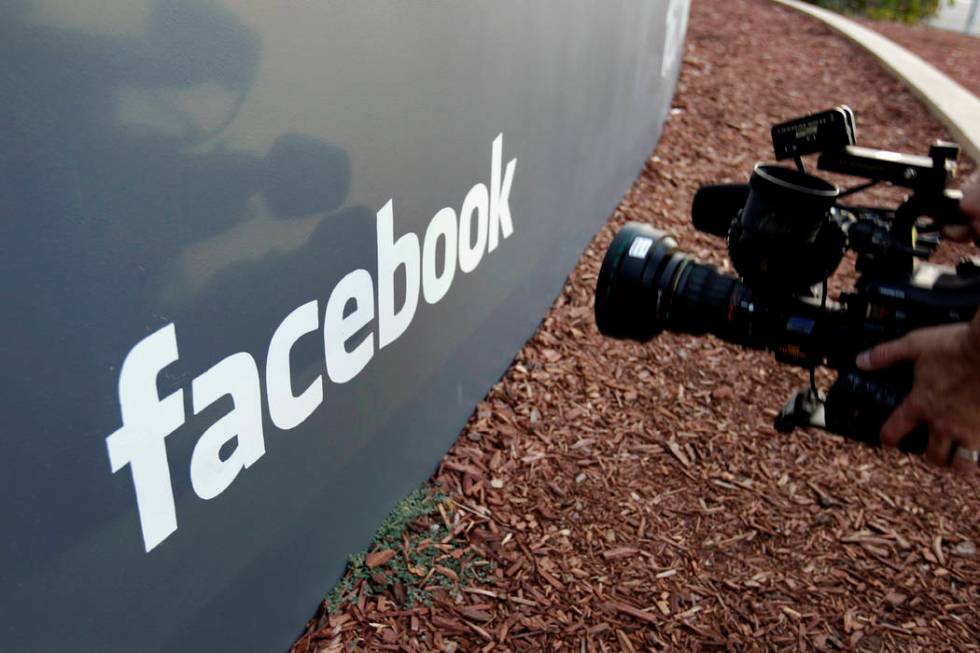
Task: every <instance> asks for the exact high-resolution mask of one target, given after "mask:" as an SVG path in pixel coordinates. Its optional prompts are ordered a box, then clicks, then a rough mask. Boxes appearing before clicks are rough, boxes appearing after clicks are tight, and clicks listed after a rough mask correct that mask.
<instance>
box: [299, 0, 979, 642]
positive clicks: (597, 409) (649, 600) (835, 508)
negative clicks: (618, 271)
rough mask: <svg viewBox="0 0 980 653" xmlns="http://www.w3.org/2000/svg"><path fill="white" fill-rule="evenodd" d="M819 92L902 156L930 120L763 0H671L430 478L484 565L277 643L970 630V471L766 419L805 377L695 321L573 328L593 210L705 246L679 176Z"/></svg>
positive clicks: (367, 600) (461, 548) (737, 146)
mask: <svg viewBox="0 0 980 653" xmlns="http://www.w3.org/2000/svg"><path fill="white" fill-rule="evenodd" d="M978 77H980V76H974V79H977V78H978ZM839 103H846V104H849V105H850V106H851V107H852V108H853V109H854V111H855V114H856V116H857V121H858V128H859V142H860V143H861V144H866V145H873V146H877V147H886V148H889V149H896V150H901V151H908V152H916V153H924V152H925V151H926V150H927V149H928V146H929V144H930V143H931V142H932V141H933V140H935V139H937V138H944V137H948V136H947V135H946V134H945V133H944V130H943V128H942V127H941V126H940V125H939V124H938V123H937V122H936V120H934V119H933V118H932V117H931V116H930V115H929V114H928V113H927V111H926V109H925V108H924V107H923V105H922V104H921V103H920V102H918V101H917V100H916V99H915V98H914V96H913V95H912V94H911V93H909V92H908V91H907V90H905V89H904V88H903V87H902V86H901V85H900V84H899V83H898V82H897V81H895V80H894V79H892V78H891V77H890V76H889V75H888V74H887V73H885V72H884V71H883V70H882V69H881V68H880V66H879V65H878V64H877V63H876V62H875V61H874V60H873V59H872V58H871V57H869V56H868V55H866V54H865V53H864V52H863V51H861V50H860V49H858V48H857V47H856V46H854V45H852V44H851V43H849V42H848V41H846V40H844V39H842V38H840V37H838V36H836V35H835V34H834V33H832V32H831V31H829V30H828V29H827V28H825V27H824V26H823V25H822V24H820V23H818V22H816V21H814V20H812V19H809V18H805V17H803V16H801V15H799V14H797V13H795V12H793V11H790V10H788V9H784V8H782V7H780V6H777V5H775V4H773V3H770V2H767V1H765V0H695V1H694V3H693V7H692V10H691V18H690V23H689V31H688V37H687V46H686V54H685V57H684V65H683V70H682V73H681V78H680V82H679V86H678V89H677V94H676V96H675V99H674V108H673V111H672V115H671V118H670V120H669V122H668V123H667V125H666V126H665V129H664V133H663V137H662V139H661V142H660V144H659V145H658V146H657V148H656V150H655V151H654V152H653V153H652V155H651V157H650V159H649V160H648V161H647V162H646V165H645V167H644V169H643V171H642V174H641V175H640V176H639V178H638V179H637V180H636V183H635V184H634V185H633V187H632V189H631V190H630V191H629V192H628V194H627V195H626V196H625V197H624V198H623V200H622V202H621V204H620V205H619V207H618V208H617V209H616V211H615V212H614V213H613V215H612V216H611V217H610V220H609V222H608V224H607V225H606V226H605V227H604V228H603V229H602V230H601V231H600V232H599V234H598V235H597V236H596V237H595V239H594V240H593V242H592V243H591V244H590V245H589V246H588V248H587V249H586V250H585V252H584V254H583V255H582V258H581V260H580V262H579V264H578V265H577V267H576V268H575V270H574V271H573V272H572V274H571V275H570V277H569V279H568V281H567V284H566V285H565V287H564V288H563V290H562V292H561V294H560V296H559V297H558V298H557V299H556V301H555V303H554V305H553V306H552V308H551V310H550V312H549V313H548V315H547V316H546V317H545V319H544V321H543V322H542V324H541V327H540V329H539V330H538V332H537V333H536V334H535V335H534V337H533V338H532V339H531V340H530V341H529V342H528V343H527V345H526V346H525V347H524V348H523V349H522V350H521V352H520V353H519V354H518V356H517V357H516V359H515V361H514V363H513V365H512V366H511V368H510V369H509V370H508V372H507V373H506V374H505V376H504V377H503V378H502V379H501V380H500V381H499V382H498V383H497V384H496V385H495V386H494V387H493V389H492V390H491V391H490V393H489V395H488V396H487V398H486V400H485V401H484V402H482V403H481V404H480V405H479V406H478V407H477V409H476V411H475V412H474V415H473V417H472V419H471V420H470V423H469V425H468V426H467V428H466V429H465V431H464V432H463V433H462V434H461V436H460V438H459V440H458V441H457V443H456V444H455V446H454V447H453V448H452V450H451V451H450V452H449V453H448V454H447V455H446V456H445V458H444V459H443V461H442V463H441V465H440V467H439V470H438V472H437V474H436V475H435V476H434V478H433V482H434V483H435V484H436V485H437V486H439V487H440V488H442V489H443V490H444V491H446V492H447V493H450V494H451V495H453V496H454V503H452V504H448V507H449V509H448V510H446V511H445V514H444V515H441V516H440V517H439V519H440V520H441V521H444V522H445V525H446V527H447V528H449V529H450V530H451V534H452V535H451V536H450V537H447V538H445V539H444V540H443V541H441V542H440V544H439V546H440V547H441V548H442V551H443V554H442V557H443V558H447V559H448V557H452V558H453V559H455V560H461V559H462V560H467V559H479V560H488V561H490V562H492V563H493V566H492V571H491V573H490V576H492V578H493V580H494V581H495V582H479V583H477V584H466V583H457V585H456V586H455V587H453V588H452V591H448V592H447V591H445V590H444V589H440V588H436V589H434V591H433V597H434V600H433V601H432V605H431V606H426V605H419V606H415V607H413V608H410V609H405V608H404V607H403V605H402V604H401V602H400V601H399V598H400V597H399V596H398V594H399V592H397V591H395V592H390V593H388V594H387V595H385V596H382V597H381V598H378V597H376V596H375V597H369V596H367V595H366V594H365V592H363V591H362V592H361V593H360V595H359V598H358V600H357V601H355V602H353V603H351V604H347V605H344V606H342V607H341V608H339V609H338V610H337V611H335V612H333V613H332V614H328V613H326V611H324V610H321V611H320V612H319V613H318V614H317V615H315V616H314V618H313V619H311V621H310V622H309V623H308V624H307V628H306V632H305V633H304V635H303V636H301V637H300V638H299V639H298V640H297V642H296V643H295V644H294V648H293V650H294V651H295V652H296V653H300V652H303V653H306V652H309V651H317V652H321V653H322V652H329V653H338V652H340V651H381V650H391V651H409V652H415V651H446V652H452V651H484V652H488V651H553V650H554V651H557V650H563V651H583V652H585V651H588V652H595V651H602V652H606V651H626V652H632V651H649V650H738V651H757V650H801V649H807V650H811V649H815V650H821V651H824V650H858V651H968V650H980V647H978V641H980V639H978V635H977V626H978V624H980V558H978V557H977V553H976V546H977V545H978V544H980V520H978V515H980V493H978V489H980V485H978V483H977V481H976V480H974V479H966V478H962V477H957V476H954V475H951V474H949V473H947V472H944V471H940V470H936V469H933V468H930V467H927V466H926V465H925V464H924V463H923V462H922V461H921V460H919V459H918V458H915V457H910V456H906V455H902V454H899V453H897V452H894V451H883V450H877V449H872V448H869V447H865V446H862V445H858V444H855V443H851V442H848V441H845V440H843V439H841V438H839V437H834V436H828V435H827V434H825V433H820V432H817V431H808V430H806V431H798V432H796V433H794V434H792V435H781V434H778V433H776V432H774V430H773V428H772V425H771V422H772V418H773V416H774V415H775V414H776V411H777V410H778V409H779V408H780V407H781V406H782V405H783V403H784V402H785V400H786V399H787V397H788V396H789V395H790V394H791V393H792V392H793V391H794V390H795V389H796V388H798V387H799V386H800V385H802V384H804V383H805V373H803V372H801V371H800V370H797V369H794V368H790V367H787V366H782V365H779V364H777V363H776V362H775V361H774V360H773V359H772V357H771V356H769V355H766V354H763V353H759V352H752V351H746V350H742V349H739V348H737V347H734V346H731V345H728V344H726V343H723V342H721V341H718V340H715V339H713V338H711V337H692V336H686V335H675V334H663V335H661V336H659V337H657V338H656V339H654V340H653V341H651V342H650V343H647V344H639V343H632V342H622V341H615V340H610V339H607V338H604V337H602V336H600V335H599V333H598V331H597V330H596V327H595V324H594V320H593V289H594V287H595V280H596V274H597V270H598V267H599V264H600V262H601V259H602V256H603V254H604V253H605V251H606V248H607V247H608V245H609V243H610V241H611V239H612V237H613V235H614V233H615V232H616V230H617V229H619V228H620V227H621V226H622V225H623V224H624V223H625V222H626V221H627V220H639V221H643V222H648V223H652V224H654V225H656V226H657V227H658V228H661V229H665V230H668V231H670V232H672V233H673V234H675V235H676V236H677V238H678V240H679V242H680V243H681V246H682V247H683V248H684V249H685V250H686V251H688V252H690V253H691V254H693V255H695V256H697V257H699V258H702V259H707V260H710V261H712V262H715V263H717V264H719V265H725V260H724V246H723V244H722V243H721V242H720V241H718V240H716V239H714V238H713V237H711V236H707V235H704V234H699V233H697V232H695V230H694V229H693V228H692V226H691V224H690V216H689V207H690V203H691V199H692V197H693V195H694V192H695V190H696V189H697V188H698V186H699V185H700V184H705V183H717V182H722V181H741V180H745V179H747V177H748V174H749V172H750V170H751V167H752V164H753V163H754V162H755V161H757V160H763V159H771V158H772V153H771V145H770V142H769V127H770V125H771V124H772V123H774V122H778V121H780V120H785V119H788V118H791V117H795V116H798V115H803V114H805V113H808V112H811V111H814V110H820V109H824V108H829V107H831V106H833V105H835V104H839ZM963 164H964V165H963V168H964V169H965V170H966V171H969V169H970V168H972V164H971V163H970V162H968V161H966V162H963ZM896 197H897V195H896V194H895V192H894V191H889V190H887V189H884V190H877V191H875V192H874V193H869V194H868V197H866V198H865V199H866V200H867V201H868V202H873V203H878V202H883V201H894V200H895V198H896ZM953 254H955V252H952V253H950V252H947V255H946V256H947V258H948V257H949V256H952V255H953ZM845 268H847V266H845ZM852 279H853V271H852V270H850V269H845V270H844V271H843V272H842V273H840V274H839V275H838V277H836V278H835V283H834V286H835V287H837V288H840V287H841V286H842V285H847V284H848V283H849V282H850V281H851V280H852ZM828 379H829V377H828V376H827V375H821V376H820V380H821V382H823V383H826V382H827V380H828ZM405 542H406V545H405V546H404V547H403V549H404V550H401V551H398V552H397V553H398V555H401V556H404V557H405V559H406V560H408V559H410V558H411V556H412V554H413V552H412V551H411V550H409V548H410V547H409V546H408V544H407V542H408V539H407V538H406V539H405ZM383 553H385V555H390V554H388V553H387V552H383ZM434 564H438V558H437V559H436V563H434ZM440 569H444V566H439V567H438V568H437V567H435V566H434V567H433V568H432V569H429V570H426V569H420V570H418V572H419V574H423V575H425V574H427V575H426V576H425V578H429V577H431V576H433V574H436V575H439V574H441V575H443V576H445V577H448V575H446V574H445V572H444V571H440ZM470 577H472V576H470ZM474 582H475V581H474ZM445 585H446V581H445V578H443V583H442V587H445ZM450 585H452V581H451V579H450ZM327 590H328V588H326V587H325V588H324V593H325V594H326V592H327Z"/></svg>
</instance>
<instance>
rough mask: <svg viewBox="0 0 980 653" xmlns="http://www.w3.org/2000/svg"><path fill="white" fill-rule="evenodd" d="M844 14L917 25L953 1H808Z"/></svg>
mask: <svg viewBox="0 0 980 653" xmlns="http://www.w3.org/2000/svg"><path fill="white" fill-rule="evenodd" d="M807 2H810V4H815V5H819V6H821V7H824V8H826V9H830V10H831V11H836V12H838V13H842V14H860V15H862V16H867V17H869V18H874V19H875V20H900V21H902V22H905V23H917V22H919V21H920V20H923V19H924V18H928V17H930V16H933V15H934V14H935V13H936V12H937V11H939V7H940V6H941V5H942V4H943V3H944V2H945V3H947V4H950V5H951V4H953V0H807Z"/></svg>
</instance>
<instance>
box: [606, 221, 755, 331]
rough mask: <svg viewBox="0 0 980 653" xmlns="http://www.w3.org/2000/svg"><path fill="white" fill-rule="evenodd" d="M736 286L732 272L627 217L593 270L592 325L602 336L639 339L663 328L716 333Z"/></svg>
mask: <svg viewBox="0 0 980 653" xmlns="http://www.w3.org/2000/svg"><path fill="white" fill-rule="evenodd" d="M741 287H742V286H741V284H739V283H738V280H737V279H736V278H735V277H733V276H730V275H726V274H722V273H720V272H718V270H717V268H715V266H713V265H707V264H704V263H698V262H696V261H695V260H694V259H692V258H691V257H690V256H688V255H686V254H684V253H682V252H680V251H678V249H677V241H675V240H674V239H673V238H672V237H671V236H669V235H668V234H666V233H664V232H663V231H659V230H657V229H654V228H652V227H650V226H649V225H645V224H641V223H637V222H630V223H628V224H627V225H626V226H625V227H623V228H622V229H621V230H620V231H619V233H618V234H616V237H615V238H614V239H613V242H612V244H611V245H610V246H609V250H608V251H607V252H606V257H605V259H604V260H603V262H602V267H601V268H600V270H599V279H598V281H597V283H596V298H595V317H596V325H597V326H598V327H599V331H601V332H602V333H603V334H605V335H607V336H612V337H614V338H629V339H632V340H639V341H641V342H643V341H646V340H649V339H650V338H652V337H653V336H655V335H657V334H658V333H660V332H661V331H663V330H664V329H668V330H671V331H682V332H685V333H693V334H700V333H705V332H708V331H710V332H712V333H716V334H719V335H722V334H721V333H719V332H720V331H724V330H725V325H727V324H729V323H730V318H731V316H730V315H729V313H730V306H731V302H732V298H733V296H734V295H735V293H736V291H737V289H738V288H741ZM723 337H724V336H723Z"/></svg>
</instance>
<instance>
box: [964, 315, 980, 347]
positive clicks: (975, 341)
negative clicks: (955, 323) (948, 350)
mask: <svg viewBox="0 0 980 653" xmlns="http://www.w3.org/2000/svg"><path fill="white" fill-rule="evenodd" d="M965 344H966V348H967V352H968V353H969V354H971V355H972V356H973V357H974V359H980V310H978V311H977V312H976V314H975V315H974V316H973V319H972V320H970V323H969V324H968V325H967V326H966V343H965Z"/></svg>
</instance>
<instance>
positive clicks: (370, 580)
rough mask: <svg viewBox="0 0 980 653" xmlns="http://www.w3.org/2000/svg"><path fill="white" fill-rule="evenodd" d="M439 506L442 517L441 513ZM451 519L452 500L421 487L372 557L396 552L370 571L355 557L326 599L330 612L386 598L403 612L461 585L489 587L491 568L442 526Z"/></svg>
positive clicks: (383, 528)
mask: <svg viewBox="0 0 980 653" xmlns="http://www.w3.org/2000/svg"><path fill="white" fill-rule="evenodd" d="M440 506H441V507H442V513H440ZM443 514H445V515H446V517H450V516H451V515H452V503H451V502H450V501H449V498H448V497H447V496H446V495H444V494H442V493H439V492H437V491H435V490H434V489H432V488H431V487H429V486H422V487H420V488H418V489H417V490H415V491H413V492H412V493H411V494H409V495H408V496H407V497H405V498H404V499H402V500H401V501H400V502H399V503H398V505H396V506H395V508H394V509H393V510H392V511H391V512H390V513H389V514H388V516H387V517H385V518H384V520H383V521H382V522H381V524H380V526H378V530H377V531H376V532H375V535H374V540H373V542H372V544H371V547H370V549H369V551H372V552H374V554H375V555H377V554H380V553H381V552H386V551H392V552H394V555H391V554H390V553H389V554H388V555H391V557H390V558H389V559H387V560H385V561H384V562H383V563H381V564H378V563H377V559H375V560H374V562H375V566H374V567H370V566H368V563H369V562H371V561H372V560H371V555H372V554H369V553H366V552H362V553H357V554H354V555H352V556H350V557H349V558H348V559H347V570H346V571H345V572H344V575H343V577H342V578H341V579H340V581H339V582H338V583H337V584H336V585H335V586H334V588H333V589H332V590H331V591H330V593H329V594H328V595H327V598H326V600H325V601H326V607H327V610H328V611H329V612H335V611H336V610H337V609H338V608H339V607H340V606H342V605H344V604H346V603H349V602H353V601H356V600H357V597H358V595H359V593H360V592H362V591H363V592H364V595H365V596H367V597H371V596H375V595H377V594H385V595H386V596H390V597H393V598H394V599H396V601H397V602H398V603H401V604H402V606H403V607H404V608H412V607H415V606H416V605H419V604H422V605H431V604H432V596H431V593H430V590H431V589H433V588H440V589H444V590H446V591H447V592H448V593H450V594H451V595H452V594H455V593H456V592H457V591H458V588H459V586H460V585H461V584H464V585H465V584H470V583H473V582H480V583H490V582H493V581H494V580H495V578H494V576H493V575H492V574H491V573H490V572H491V571H492V564H491V563H490V562H488V561H486V560H482V559H480V558H479V556H477V555H476V554H475V553H473V552H472V551H468V550H466V549H465V544H464V543H461V542H459V541H457V540H455V539H453V538H450V537H448V536H449V530H448V529H447V528H446V525H445V522H444V521H443Z"/></svg>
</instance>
